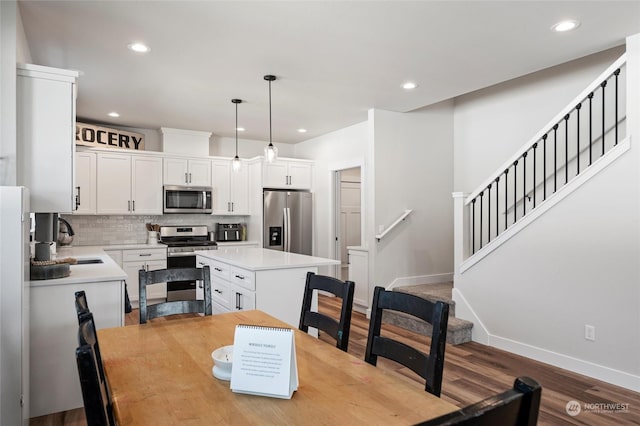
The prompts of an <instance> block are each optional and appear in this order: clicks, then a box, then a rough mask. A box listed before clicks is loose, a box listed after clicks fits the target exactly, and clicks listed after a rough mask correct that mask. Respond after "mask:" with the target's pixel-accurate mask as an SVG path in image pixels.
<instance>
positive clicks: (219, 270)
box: [213, 268, 222, 272]
mask: <svg viewBox="0 0 640 426" xmlns="http://www.w3.org/2000/svg"><path fill="white" fill-rule="evenodd" d="M213 269H214V270H216V271H218V272H222V269H220V268H213Z"/></svg>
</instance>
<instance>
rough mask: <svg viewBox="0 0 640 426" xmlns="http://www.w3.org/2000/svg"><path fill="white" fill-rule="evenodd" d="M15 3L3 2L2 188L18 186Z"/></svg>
mask: <svg viewBox="0 0 640 426" xmlns="http://www.w3.org/2000/svg"><path fill="white" fill-rule="evenodd" d="M16 14H17V6H16V2H15V1H2V2H0V185H15V184H16V182H17V169H16V157H17V145H16V31H17V30H16V28H17V25H16V19H17V15H16Z"/></svg>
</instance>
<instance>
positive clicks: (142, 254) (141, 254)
mask: <svg viewBox="0 0 640 426" xmlns="http://www.w3.org/2000/svg"><path fill="white" fill-rule="evenodd" d="M138 256H140V257H145V256H151V253H140V254H139V255H138Z"/></svg>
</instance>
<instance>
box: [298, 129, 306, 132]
mask: <svg viewBox="0 0 640 426" xmlns="http://www.w3.org/2000/svg"><path fill="white" fill-rule="evenodd" d="M298 133H307V129H298Z"/></svg>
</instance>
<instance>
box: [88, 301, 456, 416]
mask: <svg viewBox="0 0 640 426" xmlns="http://www.w3.org/2000/svg"><path fill="white" fill-rule="evenodd" d="M237 324H253V325H262V326H269V327H288V328H291V327H290V326H288V325H287V324H285V323H284V322H282V321H279V320H278V319H276V318H274V317H272V316H270V315H268V314H266V313H264V312H261V311H239V312H234V313H227V314H219V315H212V316H206V317H194V318H183V319H176V320H168V321H162V320H160V321H151V322H148V323H146V324H142V325H133V326H127V327H117V328H108V329H101V330H98V341H99V344H100V351H101V354H102V362H103V364H104V369H105V373H106V377H107V381H108V384H109V387H110V390H111V397H112V403H113V408H114V412H115V416H116V420H117V422H118V424H119V425H120V426H125V425H219V424H231V425H242V424H260V425H264V424H277V425H309V424H327V425H337V424H340V425H361V424H362V425H365V424H366V425H371V424H380V425H392V424H401V425H409V424H415V423H418V422H420V421H424V420H427V419H431V418H434V417H437V416H439V415H442V414H445V413H449V412H452V411H454V410H457V409H458V407H456V406H454V405H452V404H450V403H448V402H446V401H443V400H442V399H440V398H438V397H436V396H434V395H432V394H429V393H427V392H425V390H424V387H423V386H421V385H420V384H419V383H417V382H415V381H412V380H410V379H408V378H406V377H403V376H402V375H400V374H398V373H395V372H393V371H387V370H384V369H380V368H377V367H374V366H372V365H370V364H368V363H366V362H364V360H362V359H359V358H356V357H354V356H352V355H350V354H348V353H346V352H343V351H341V350H339V349H337V348H336V347H335V346H334V345H331V344H329V343H327V342H324V341H321V340H318V339H317V338H314V337H312V336H310V335H308V334H306V333H303V332H302V331H300V330H298V329H295V330H294V333H295V348H296V358H297V367H298V378H299V386H298V390H297V391H296V392H294V394H293V397H292V398H291V399H278V398H270V397H265V396H256V395H248V394H242V393H234V392H232V391H231V389H230V387H229V382H228V381H223V380H219V379H217V378H215V377H213V375H212V367H213V360H212V358H211V352H212V351H213V350H215V349H217V348H219V347H221V346H226V345H231V344H233V338H234V332H235V326H236V325H237Z"/></svg>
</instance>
